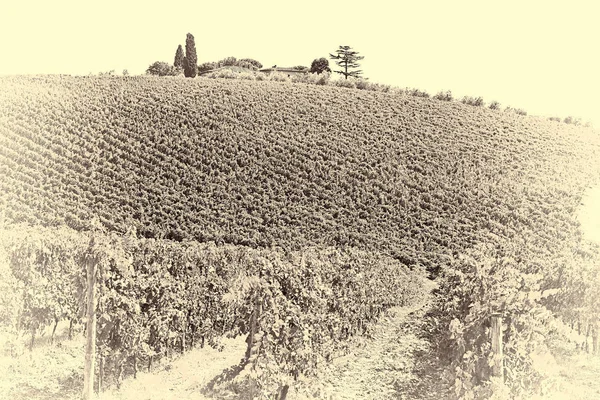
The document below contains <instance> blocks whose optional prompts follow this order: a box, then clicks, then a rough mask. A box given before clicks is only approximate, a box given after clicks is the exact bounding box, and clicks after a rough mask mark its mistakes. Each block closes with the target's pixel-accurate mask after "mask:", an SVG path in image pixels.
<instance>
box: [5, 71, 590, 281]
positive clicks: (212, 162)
mask: <svg viewBox="0 0 600 400" xmlns="http://www.w3.org/2000/svg"><path fill="white" fill-rule="evenodd" d="M0 88H1V90H0V196H1V197H0V205H1V209H2V211H3V212H2V213H3V217H4V220H5V222H6V223H9V224H10V223H17V222H26V223H29V224H32V225H61V224H67V225H69V226H71V227H74V228H76V229H84V228H85V227H86V223H87V221H88V219H89V218H90V217H91V216H98V217H99V218H100V220H101V221H102V222H103V223H104V224H105V225H106V226H107V227H109V229H111V230H116V231H120V232H125V231H128V230H131V228H135V229H136V232H137V234H138V236H140V237H147V238H152V237H156V238H169V239H174V240H185V239H192V240H197V241H201V242H208V241H215V242H217V243H231V244H237V245H245V246H251V247H259V248H260V247H271V246H278V247H282V248H284V249H290V250H296V249H301V248H305V247H307V246H311V245H319V246H321V245H323V246H327V245H331V246H353V247H358V248H361V249H365V250H369V251H377V252H380V253H384V254H388V255H391V256H392V257H394V258H396V259H398V260H400V261H401V262H402V263H404V264H406V265H417V264H419V265H423V266H425V267H427V268H428V269H429V270H430V271H434V270H436V269H437V267H438V266H439V265H440V264H442V263H444V262H445V260H446V259H447V256H449V255H452V254H454V253H456V252H459V251H461V250H463V249H466V248H470V247H471V246H473V245H474V244H475V243H479V242H482V241H484V242H485V241H493V240H494V238H506V239H511V238H515V237H519V238H524V239H525V240H526V241H527V243H528V245H529V246H531V248H532V249H535V250H536V251H542V252H546V253H549V254H551V253H552V252H554V251H557V250H556V249H555V247H556V245H557V243H567V242H569V241H572V240H577V239H578V238H579V235H580V233H579V231H578V226H579V223H578V222H577V219H576V208H577V206H578V205H579V203H580V201H581V198H582V195H583V193H584V191H585V190H586V188H588V187H589V186H591V185H595V184H596V183H597V182H598V178H600V174H599V171H600V168H599V167H600V161H599V160H600V157H598V155H599V151H600V137H599V136H598V134H597V132H595V131H593V130H590V129H587V128H581V127H575V126H571V125H566V124H560V123H557V122H554V121H546V120H541V119H537V118H534V117H523V116H520V115H515V114H510V113H501V112H497V111H493V110H489V109H482V108H476V107H471V106H468V105H464V104H459V103H450V102H442V101H436V100H433V99H424V98H418V97H413V96H408V95H399V94H395V93H381V92H367V91H360V90H349V89H345V88H336V87H320V86H313V85H302V84H291V83H280V82H270V81H264V82H263V81H260V82H259V81H242V80H234V81H227V80H218V79H217V80H212V79H195V80H185V79H182V78H156V77H70V76H33V77H2V78H0Z"/></svg>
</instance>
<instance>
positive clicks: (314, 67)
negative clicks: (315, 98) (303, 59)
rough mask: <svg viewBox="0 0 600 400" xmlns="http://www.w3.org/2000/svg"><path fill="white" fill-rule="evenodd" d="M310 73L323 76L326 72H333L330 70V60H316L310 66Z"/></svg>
mask: <svg viewBox="0 0 600 400" xmlns="http://www.w3.org/2000/svg"><path fill="white" fill-rule="evenodd" d="M308 72H310V73H311V74H315V73H316V74H322V73H324V72H331V68H329V60H327V59H326V58H325V57H321V58H315V59H314V60H313V62H312V63H311V64H310V70H309V71H308Z"/></svg>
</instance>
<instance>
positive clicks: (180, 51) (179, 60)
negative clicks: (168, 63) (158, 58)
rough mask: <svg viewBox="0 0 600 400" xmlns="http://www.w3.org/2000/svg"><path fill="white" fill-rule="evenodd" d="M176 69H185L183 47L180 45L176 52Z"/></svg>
mask: <svg viewBox="0 0 600 400" xmlns="http://www.w3.org/2000/svg"><path fill="white" fill-rule="evenodd" d="M173 66H174V67H175V68H180V69H183V47H181V45H179V47H177V52H175V61H174V62H173Z"/></svg>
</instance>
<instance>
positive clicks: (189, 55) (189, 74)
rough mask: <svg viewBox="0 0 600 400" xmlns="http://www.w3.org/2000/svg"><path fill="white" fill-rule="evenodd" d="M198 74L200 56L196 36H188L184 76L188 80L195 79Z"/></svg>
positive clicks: (189, 34)
mask: <svg viewBox="0 0 600 400" xmlns="http://www.w3.org/2000/svg"><path fill="white" fill-rule="evenodd" d="M197 73H198V56H197V55H196V43H195V42H194V35H192V34H191V33H188V34H187V38H186V39H185V62H184V63H183V74H184V75H185V76H186V78H194V77H195V76H196V74H197Z"/></svg>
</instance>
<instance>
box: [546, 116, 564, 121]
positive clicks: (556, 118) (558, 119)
mask: <svg viewBox="0 0 600 400" xmlns="http://www.w3.org/2000/svg"><path fill="white" fill-rule="evenodd" d="M548 121H556V122H561V121H562V120H561V119H560V117H549V118H548Z"/></svg>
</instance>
